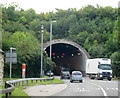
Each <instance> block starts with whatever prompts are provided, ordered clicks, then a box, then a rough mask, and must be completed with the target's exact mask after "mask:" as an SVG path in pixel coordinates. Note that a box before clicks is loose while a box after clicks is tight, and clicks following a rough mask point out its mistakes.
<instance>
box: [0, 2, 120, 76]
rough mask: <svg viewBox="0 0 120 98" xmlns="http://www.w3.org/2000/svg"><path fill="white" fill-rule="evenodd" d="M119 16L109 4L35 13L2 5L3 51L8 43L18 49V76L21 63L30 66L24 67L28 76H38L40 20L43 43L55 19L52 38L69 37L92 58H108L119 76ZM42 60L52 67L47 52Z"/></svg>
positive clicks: (47, 67)
mask: <svg viewBox="0 0 120 98" xmlns="http://www.w3.org/2000/svg"><path fill="white" fill-rule="evenodd" d="M118 18H119V17H118V9H116V8H112V7H100V6H97V7H94V6H91V5H88V6H86V7H84V8H81V9H79V10H76V9H75V8H70V9H68V10H62V9H57V12H48V13H40V14H36V13H35V11H34V10H33V9H29V10H26V11H24V10H23V9H21V8H19V7H18V6H17V5H15V4H11V5H9V6H8V7H6V6H4V5H3V6H2V28H3V29H2V32H3V41H2V44H3V50H4V51H8V50H9V48H10V47H11V46H13V47H16V48H17V53H18V57H19V58H18V65H15V67H14V69H15V70H14V71H15V73H16V74H17V75H20V72H21V70H20V71H18V70H19V69H20V67H21V64H22V63H26V64H27V65H29V69H27V71H28V72H29V73H30V74H29V77H32V76H39V71H38V70H40V39H41V32H40V27H41V23H44V25H45V32H44V42H47V41H49V31H50V21H51V20H56V21H57V22H56V23H54V24H53V28H54V30H53V39H58V38H64V39H69V40H72V41H74V42H76V43H78V44H79V45H81V46H82V47H84V48H85V49H86V50H87V51H88V53H89V54H90V56H91V58H96V57H97V58H99V57H103V58H104V57H105V58H110V57H111V59H112V62H113V69H114V75H117V76H120V65H119V64H120V63H118V62H119V61H117V59H116V58H118V56H117V54H118V52H119V51H120V50H119V47H118V29H119V28H118V24H119V21H118ZM44 60H45V62H44V64H45V65H46V66H45V67H44V69H45V70H49V69H50V68H54V66H55V65H54V64H53V62H52V61H51V60H50V58H48V57H47V55H46V54H45V57H44ZM51 65H53V66H51ZM117 67H119V68H117ZM116 68H117V69H116ZM8 69H9V67H8V66H7V65H6V66H5V74H6V76H7V72H9V71H8ZM32 69H33V70H32ZM17 72H18V73H17ZM37 72H38V73H37ZM116 72H117V74H116Z"/></svg>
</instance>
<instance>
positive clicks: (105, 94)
mask: <svg viewBox="0 0 120 98" xmlns="http://www.w3.org/2000/svg"><path fill="white" fill-rule="evenodd" d="M88 83H90V84H93V85H95V86H97V87H99V88H100V89H101V91H102V92H103V95H104V96H107V93H106V92H105V90H104V89H103V88H102V87H101V86H99V85H97V84H94V83H91V82H88ZM106 98H107V97H106Z"/></svg>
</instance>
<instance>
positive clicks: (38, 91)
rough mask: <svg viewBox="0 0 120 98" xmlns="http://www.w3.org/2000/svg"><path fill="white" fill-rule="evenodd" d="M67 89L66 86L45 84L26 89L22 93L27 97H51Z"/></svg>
mask: <svg viewBox="0 0 120 98" xmlns="http://www.w3.org/2000/svg"><path fill="white" fill-rule="evenodd" d="M66 87H67V84H45V85H37V86H30V87H27V88H26V89H25V90H24V91H25V92H26V93H27V94H28V95H29V96H52V95H54V94H56V93H58V92H60V91H62V90H64V89H65V88H66Z"/></svg>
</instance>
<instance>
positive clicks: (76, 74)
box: [72, 73, 81, 75]
mask: <svg viewBox="0 0 120 98" xmlns="http://www.w3.org/2000/svg"><path fill="white" fill-rule="evenodd" d="M72 75H81V73H73V74H72Z"/></svg>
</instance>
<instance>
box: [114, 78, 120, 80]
mask: <svg viewBox="0 0 120 98" xmlns="http://www.w3.org/2000/svg"><path fill="white" fill-rule="evenodd" d="M112 80H120V78H113V79H112Z"/></svg>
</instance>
